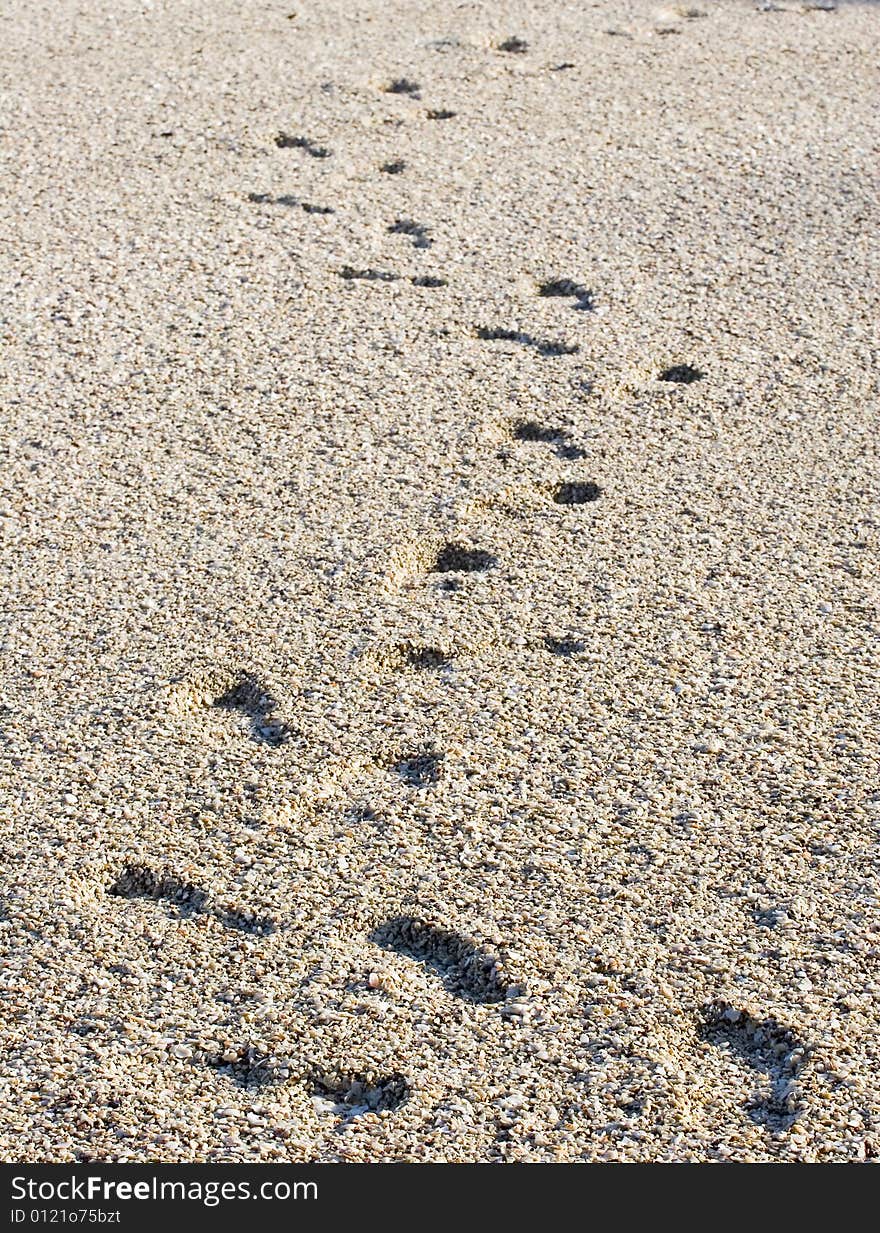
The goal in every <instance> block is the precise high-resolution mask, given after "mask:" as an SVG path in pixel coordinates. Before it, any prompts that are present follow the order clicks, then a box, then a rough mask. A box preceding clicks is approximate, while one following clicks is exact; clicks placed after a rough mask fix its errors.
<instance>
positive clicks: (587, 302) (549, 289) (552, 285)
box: [538, 278, 595, 312]
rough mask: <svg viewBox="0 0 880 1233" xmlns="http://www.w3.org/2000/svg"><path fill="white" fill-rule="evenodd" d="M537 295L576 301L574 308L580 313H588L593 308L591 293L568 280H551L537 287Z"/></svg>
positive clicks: (587, 288)
mask: <svg viewBox="0 0 880 1233" xmlns="http://www.w3.org/2000/svg"><path fill="white" fill-rule="evenodd" d="M538 295H541V296H545V297H546V296H559V297H562V298H565V299H573V300H577V303H576V304H575V305H574V308H576V309H579V310H581V311H582V312H589V311H590V310H591V309H593V308H595V303H594V301H593V293H592V291H590V289H589V287H582V286H581V285H580V283H575V282H572V280H571V279H570V278H551V279H550V280H549V281H547V282H545V283H541V284H540V286H539V287H538Z"/></svg>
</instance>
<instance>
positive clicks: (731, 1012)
mask: <svg viewBox="0 0 880 1233" xmlns="http://www.w3.org/2000/svg"><path fill="white" fill-rule="evenodd" d="M699 1035H700V1038H701V1039H702V1040H705V1041H707V1042H708V1043H709V1044H711V1045H714V1046H715V1047H716V1048H718V1049H724V1050H726V1051H727V1052H728V1053H730V1054H731V1055H733V1057H734V1058H735V1059H736V1061H737V1062H738V1063H739V1064H740V1065H744V1066H747V1067H749V1068H750V1069H752V1070H757V1071H758V1072H760V1073H761V1074H763V1075H765V1076H766V1078H767V1079H768V1080H769V1087H762V1088H761V1089H759V1091H757V1092H756V1093H755V1096H754V1097H753V1098H752V1099H751V1100H750V1101H749V1102H748V1104H747V1105H746V1109H747V1111H748V1114H749V1117H751V1119H752V1120H753V1121H755V1122H757V1123H759V1124H760V1125H762V1126H766V1127H767V1129H768V1130H777V1131H779V1130H788V1129H789V1127H790V1126H791V1125H792V1124H793V1123H794V1122H795V1121H796V1120H797V1118H798V1116H799V1114H800V1113H801V1110H802V1105H801V1098H800V1090H799V1088H798V1085H797V1079H798V1076H799V1074H800V1072H801V1071H802V1069H803V1067H804V1064H805V1062H806V1061H807V1059H808V1057H809V1051H808V1050H807V1048H806V1047H805V1046H804V1045H803V1043H802V1042H801V1041H799V1040H798V1038H797V1037H796V1036H795V1034H794V1033H793V1032H792V1031H791V1030H790V1029H789V1028H786V1027H783V1026H782V1025H781V1024H779V1023H777V1021H776V1020H775V1019H763V1020H759V1019H756V1018H755V1017H754V1016H752V1015H750V1014H748V1013H747V1012H746V1011H742V1010H737V1009H736V1008H735V1007H733V1006H731V1005H730V1004H729V1003H727V1002H721V1001H719V1002H713V1003H711V1004H710V1005H709V1006H707V1007H705V1009H704V1011H703V1022H702V1023H701V1024H700V1027H699Z"/></svg>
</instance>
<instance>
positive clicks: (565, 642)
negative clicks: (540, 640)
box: [544, 634, 587, 657]
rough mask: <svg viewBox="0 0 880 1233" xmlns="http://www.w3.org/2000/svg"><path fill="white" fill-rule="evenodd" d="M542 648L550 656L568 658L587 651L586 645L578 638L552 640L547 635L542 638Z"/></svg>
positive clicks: (550, 636) (552, 638)
mask: <svg viewBox="0 0 880 1233" xmlns="http://www.w3.org/2000/svg"><path fill="white" fill-rule="evenodd" d="M544 648H545V650H548V651H549V652H550V654H551V655H562V656H565V657H570V656H572V655H580V654H582V653H583V652H584V651H585V650H586V649H587V644H586V643H585V642H582V641H581V640H580V639H579V638H554V637H552V635H550V634H547V635H546V636H545V638H544Z"/></svg>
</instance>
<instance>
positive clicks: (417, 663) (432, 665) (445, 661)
mask: <svg viewBox="0 0 880 1233" xmlns="http://www.w3.org/2000/svg"><path fill="white" fill-rule="evenodd" d="M395 650H396V652H397V655H398V656H399V660H398V666H399V667H400V668H415V669H416V670H417V671H432V670H433V671H436V670H438V669H440V668H446V667H447V666H448V665H449V656H448V655H445V654H444V652H443V651H440V650H438V649H437V647H434V646H413V645H412V643H409V642H400V643H398V644H397V646H396V647H395Z"/></svg>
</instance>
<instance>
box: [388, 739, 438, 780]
mask: <svg viewBox="0 0 880 1233" xmlns="http://www.w3.org/2000/svg"><path fill="white" fill-rule="evenodd" d="M391 769H392V770H393V771H394V772H396V774H398V775H399V776H400V778H401V779H402V780H403V782H404V783H405V784H408V785H409V786H410V787H411V788H427V787H429V786H430V785H431V784H434V783H438V782H439V780H440V776H441V774H442V771H443V754H442V753H437V751H436V750H434V749H431V748H427V747H426V748H424V749H419V750H416V751H415V752H413V753H408V754H405V755H404V756H403V757H402V758H398V759H397V760H395V761H394V762H393V763H392V764H391Z"/></svg>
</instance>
